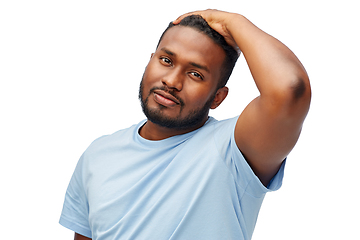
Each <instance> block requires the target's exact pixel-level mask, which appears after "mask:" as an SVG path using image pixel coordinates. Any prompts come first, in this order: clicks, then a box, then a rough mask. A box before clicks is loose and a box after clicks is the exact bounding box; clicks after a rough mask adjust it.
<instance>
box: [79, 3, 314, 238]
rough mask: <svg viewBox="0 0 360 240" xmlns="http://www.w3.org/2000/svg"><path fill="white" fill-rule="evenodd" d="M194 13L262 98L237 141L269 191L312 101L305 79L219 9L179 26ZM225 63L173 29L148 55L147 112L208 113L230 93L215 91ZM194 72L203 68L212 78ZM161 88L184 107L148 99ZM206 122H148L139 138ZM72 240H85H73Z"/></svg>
mask: <svg viewBox="0 0 360 240" xmlns="http://www.w3.org/2000/svg"><path fill="white" fill-rule="evenodd" d="M191 14H198V15H201V16H202V17H203V18H204V19H205V20H206V21H207V22H208V24H209V25H210V26H211V27H212V28H213V29H214V30H216V31H217V32H219V33H220V34H221V35H223V36H224V38H225V40H226V41H227V42H228V44H230V45H231V46H233V47H234V48H235V49H240V50H241V52H242V53H243V54H244V57H245V59H246V61H247V64H248V66H249V68H250V71H251V73H252V76H253V78H254V81H255V83H256V86H257V87H258V89H259V92H260V95H259V96H258V97H256V98H255V99H254V100H253V101H251V102H250V103H249V105H248V106H247V107H246V108H245V109H244V110H243V112H242V113H241V114H240V116H239V118H238V121H237V124H236V127H235V133H234V134H235V141H236V144H237V146H238V148H239V149H240V151H241V152H242V153H243V155H244V156H245V158H246V160H247V161H248V163H249V165H250V166H251V168H252V169H253V171H254V173H255V174H256V175H257V176H258V177H259V179H260V181H261V182H262V183H263V184H264V185H265V186H267V185H268V184H269V182H270V180H271V179H272V177H273V176H274V175H275V174H276V173H277V171H278V170H279V167H280V166H281V163H282V162H283V160H284V159H285V158H286V156H287V155H288V154H289V152H290V151H291V150H292V148H293V147H294V146H295V144H296V142H297V140H298V137H299V135H300V132H301V128H302V124H303V121H304V119H305V117H306V115H307V113H308V110H309V106H310V99H311V88H310V83H309V78H308V75H307V73H306V71H305V69H304V67H303V66H302V64H301V63H300V61H299V60H298V59H297V57H296V56H295V55H294V54H293V53H292V52H291V51H290V50H289V49H288V48H287V47H286V46H285V45H284V44H282V43H281V42H280V41H278V40H277V39H275V38H273V37H272V36H270V35H268V34H267V33H265V32H263V31H262V30H260V29H259V28H257V27H256V26H255V25H254V24H252V23H251V22H250V21H249V20H247V19H246V18H245V17H244V16H242V15H239V14H234V13H227V12H222V11H217V10H206V11H196V12H192V13H188V14H184V15H182V16H180V17H179V18H178V19H177V20H175V21H174V24H177V23H179V22H180V21H181V19H183V18H184V17H186V16H188V15H191ZM169 51H170V52H171V53H175V55H174V54H170V52H169ZM223 59H224V52H223V50H222V49H221V48H220V47H219V46H217V45H216V44H214V43H213V42H212V40H211V39H209V38H208V37H207V36H205V35H203V34H201V33H199V32H197V31H195V30H193V29H190V28H187V27H174V28H173V29H170V30H169V31H168V32H167V33H166V34H165V36H164V38H163V40H162V41H161V43H160V45H159V47H158V49H157V50H156V52H155V53H154V54H152V56H151V59H150V61H149V64H148V66H147V68H146V70H145V73H144V78H143V84H144V89H143V96H142V97H143V98H144V99H145V98H148V106H149V108H151V109H153V110H156V111H158V112H159V113H161V114H163V115H164V116H167V117H169V118H184V117H186V116H187V115H188V114H189V113H191V112H192V111H193V110H196V109H199V108H201V107H203V106H204V105H205V103H206V102H207V101H208V100H209V99H210V98H211V97H212V96H214V94H215V98H214V100H213V102H212V104H211V106H210V108H216V107H217V106H219V105H220V104H221V102H222V101H223V100H224V99H225V97H226V96H227V93H228V89H227V88H226V87H224V88H221V89H218V90H217V89H216V85H217V79H218V78H219V74H220V66H221V63H222V61H223ZM192 63H196V64H195V65H194V64H192ZM196 65H201V66H206V67H207V69H209V70H210V71H209V72H207V71H205V70H204V69H203V68H202V69H201V68H198V67H196ZM199 75H200V76H202V77H203V79H199ZM164 86H165V88H166V89H171V91H172V92H173V93H174V94H176V96H177V97H179V98H180V99H181V101H182V102H183V106H182V105H181V104H179V103H178V102H177V100H176V99H174V98H173V97H171V96H169V95H167V94H168V92H167V91H163V92H161V91H160V92H158V94H159V95H163V97H165V98H163V97H161V96H159V95H157V94H154V93H151V89H152V88H153V87H164ZM172 100H173V101H172ZM233 106H234V111H235V113H236V111H239V112H240V110H238V109H237V108H236V103H234V104H233ZM206 120H207V116H206V117H204V119H202V120H201V121H199V123H198V124H196V125H195V126H192V127H191V128H188V129H181V130H179V129H169V128H166V127H162V126H159V125H157V124H154V123H152V122H151V121H147V122H146V124H145V125H144V126H143V127H142V129H141V130H140V135H141V136H142V137H144V138H146V139H150V140H160V139H164V138H167V137H171V136H174V135H178V134H183V133H186V132H190V131H192V130H194V129H197V128H199V127H201V126H202V125H203V124H204V123H205V122H206ZM75 239H78V240H80V239H88V238H85V237H81V236H80V235H77V234H76V235H75Z"/></svg>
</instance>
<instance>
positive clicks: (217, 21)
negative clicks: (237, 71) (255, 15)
mask: <svg viewBox="0 0 360 240" xmlns="http://www.w3.org/2000/svg"><path fill="white" fill-rule="evenodd" d="M190 15H200V16H201V17H202V18H204V19H205V21H206V22H207V23H208V24H209V26H210V27H211V28H212V29H214V30H215V31H217V32H218V33H220V34H221V35H222V36H223V37H224V38H225V40H226V42H227V43H228V44H229V45H230V46H232V47H233V48H234V49H236V50H238V49H239V47H238V46H237V45H236V42H235V40H234V38H233V37H232V36H231V33H230V32H229V30H228V29H227V25H228V21H231V19H232V17H233V15H235V14H234V13H229V12H223V11H218V10H214V9H208V10H205V11H195V12H190V13H186V14H183V15H181V16H180V17H178V18H177V19H176V20H175V21H173V23H174V24H178V23H180V22H181V20H182V19H183V18H185V17H187V16H190Z"/></svg>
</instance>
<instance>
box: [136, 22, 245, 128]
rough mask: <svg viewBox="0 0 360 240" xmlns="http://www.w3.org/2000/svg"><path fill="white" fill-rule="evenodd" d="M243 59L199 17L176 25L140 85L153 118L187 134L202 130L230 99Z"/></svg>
mask: <svg viewBox="0 0 360 240" xmlns="http://www.w3.org/2000/svg"><path fill="white" fill-rule="evenodd" d="M225 49H226V50H225ZM237 57H238V55H237V52H236V51H235V50H234V49H233V48H232V47H230V46H229V45H227V43H226V41H225V40H224V38H223V37H222V36H221V35H220V34H218V33H217V32H216V31H214V30H213V29H211V28H210V27H209V26H208V25H207V23H206V22H205V21H204V20H203V19H202V18H201V17H199V16H190V17H187V18H184V19H183V20H182V21H181V23H180V24H178V25H173V24H170V25H169V27H168V28H167V29H166V30H165V32H164V33H163V34H162V36H161V38H160V41H159V44H158V46H157V49H156V51H155V53H153V54H152V55H151V59H150V61H149V63H148V65H147V67H146V70H145V72H144V75H143V79H142V81H141V85H140V91H139V98H140V100H141V104H142V108H143V111H144V113H145V115H146V117H147V118H148V120H149V121H150V122H152V123H155V124H157V125H159V126H162V127H166V128H168V129H176V130H182V131H183V130H191V129H196V128H197V127H200V126H201V125H202V124H204V123H205V121H206V119H207V118H208V113H209V109H210V108H212V109H214V108H216V107H217V106H218V105H220V103H221V102H222V101H223V100H224V99H225V97H226V95H227V91H228V89H227V88H226V87H224V86H225V84H226V81H227V79H228V78H229V76H230V74H231V72H232V69H233V67H234V65H235V62H236V59H237ZM229 66H230V67H229Z"/></svg>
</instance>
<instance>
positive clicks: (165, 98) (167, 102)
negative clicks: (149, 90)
mask: <svg viewBox="0 0 360 240" xmlns="http://www.w3.org/2000/svg"><path fill="white" fill-rule="evenodd" d="M154 99H155V101H156V102H157V103H159V104H161V105H163V106H165V107H174V106H176V105H180V101H179V100H178V99H177V98H175V97H174V96H173V95H171V94H170V93H167V92H165V91H163V90H159V89H157V90H155V91H154Z"/></svg>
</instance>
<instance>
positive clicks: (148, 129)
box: [139, 118, 207, 141]
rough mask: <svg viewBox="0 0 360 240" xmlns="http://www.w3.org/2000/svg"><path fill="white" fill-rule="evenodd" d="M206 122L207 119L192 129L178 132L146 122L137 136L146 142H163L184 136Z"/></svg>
mask: <svg viewBox="0 0 360 240" xmlns="http://www.w3.org/2000/svg"><path fill="white" fill-rule="evenodd" d="M206 121H207V118H206V119H205V120H204V121H202V122H201V123H200V124H198V125H196V126H194V127H191V128H188V129H181V130H178V129H172V128H167V127H162V126H160V125H157V124H155V123H153V122H151V121H149V120H148V121H147V122H146V123H145V124H144V125H143V126H142V127H141V128H140V130H139V134H140V136H141V137H143V138H145V139H147V140H152V141H158V140H163V139H166V138H169V137H173V136H176V135H181V134H185V133H188V132H192V131H194V130H196V129H198V128H200V127H202V126H203V125H204V124H205V122H206Z"/></svg>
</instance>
